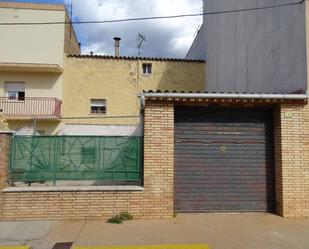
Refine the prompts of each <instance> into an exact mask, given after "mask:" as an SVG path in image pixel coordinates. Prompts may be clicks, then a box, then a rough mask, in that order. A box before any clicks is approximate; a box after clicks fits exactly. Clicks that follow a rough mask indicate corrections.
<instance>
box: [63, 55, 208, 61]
mask: <svg viewBox="0 0 309 249" xmlns="http://www.w3.org/2000/svg"><path fill="white" fill-rule="evenodd" d="M68 57H73V58H85V59H109V60H145V61H146V60H147V61H174V62H194V63H205V61H203V60H191V59H178V58H155V57H132V56H120V57H115V56H111V55H88V54H80V55H78V54H70V55H68Z"/></svg>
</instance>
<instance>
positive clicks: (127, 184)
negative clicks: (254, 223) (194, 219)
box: [0, 1, 309, 220]
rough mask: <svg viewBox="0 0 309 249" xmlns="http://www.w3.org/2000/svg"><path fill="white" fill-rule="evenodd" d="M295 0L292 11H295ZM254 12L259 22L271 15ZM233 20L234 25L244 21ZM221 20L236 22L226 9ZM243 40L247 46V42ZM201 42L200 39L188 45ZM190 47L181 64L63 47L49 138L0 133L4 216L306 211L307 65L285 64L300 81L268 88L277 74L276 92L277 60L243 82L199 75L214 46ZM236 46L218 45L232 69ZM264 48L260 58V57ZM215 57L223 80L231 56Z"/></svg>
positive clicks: (303, 214)
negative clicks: (228, 49) (58, 113)
mask: <svg viewBox="0 0 309 249" xmlns="http://www.w3.org/2000/svg"><path fill="white" fill-rule="evenodd" d="M207 2H208V1H207ZM210 2H211V1H210ZM223 2H225V1H223ZM225 3H227V2H225ZM233 3H235V1H233ZM241 3H243V2H241ZM213 4H215V2H213ZM219 7H222V6H217V7H216V8H219ZM223 7H231V8H232V7H233V8H234V7H235V6H234V5H233V4H232V5H227V6H223ZM236 7H237V6H236ZM245 7H246V6H244V8H245ZM249 7H250V6H249ZM249 7H248V8H249ZM294 8H295V9H294ZM303 8H304V4H303V5H301V4H299V5H296V6H293V9H291V10H289V11H292V13H293V11H296V12H298V13H303V12H302V11H303V10H304V9H303ZM206 9H207V6H206ZM282 11H284V10H282ZM286 11H288V10H286ZM289 11H288V12H289ZM263 13H264V12H263ZM255 14H256V13H255V12H254V17H255V18H256V23H258V24H259V23H264V19H265V15H266V16H267V15H270V16H268V18H270V19H271V20H272V15H276V14H278V13H273V12H272V11H271V12H270V13H268V14H263V15H258V14H256V15H255ZM294 14H295V13H294ZM294 14H291V19H289V18H287V19H288V20H286V21H287V22H288V21H290V22H291V23H290V24H291V25H292V26H293V25H294V24H295V22H296V23H298V22H300V23H301V22H302V20H303V19H302V18H301V20H299V19H297V18H296V19H297V20H294V19H293V18H295V15H294ZM246 15H247V14H246ZM248 15H249V13H248ZM246 17H248V16H246ZM231 18H232V19H233V20H234V17H231ZM236 19H237V20H238V22H237V25H236V26H238V25H240V26H241V25H243V22H244V21H246V20H247V19H246V18H245V19H242V18H241V17H237V18H236ZM215 20H217V19H215ZM217 21H218V20H217ZM218 22H219V23H221V24H222V25H223V26H224V27H226V25H228V24H229V25H231V24H233V23H232V22H231V20H230V18H229V17H226V18H223V19H222V20H220V21H218ZM234 24H235V23H234ZM264 24H265V23H264ZM264 24H263V25H264ZM263 25H262V26H263ZM232 26H233V25H232ZM270 26H271V25H270ZM283 26H284V25H283ZM301 27H304V26H301ZM203 29H204V28H203V27H202V30H203ZM222 30H223V31H224V30H227V29H226V28H222V29H221V28H220V32H221V31H222ZM229 32H230V31H229V30H227V33H229ZM276 32H277V30H276V29H275V30H274V34H273V35H274V36H275V37H277V36H280V34H278V33H276ZM282 32H283V33H285V32H284V31H282ZM297 32H298V31H297ZM297 32H296V33H295V35H296V34H297ZM303 32H304V30H303ZM279 33H280V32H279ZM300 33H301V32H300ZM200 34H201V31H200ZM200 34H199V35H198V37H197V39H199V36H200ZM222 35H223V38H224V37H225V35H226V34H222ZM256 35H257V36H259V34H258V33H257V34H256ZM217 37H221V36H217ZM284 37H285V36H283V38H282V39H283V40H282V42H284V40H285V38H284ZM294 38H295V37H294ZM294 38H293V39H294ZM299 38H300V41H299V44H300V45H299V48H297V49H296V50H295V53H293V54H292V57H290V59H291V60H292V61H294V60H295V61H296V62H295V64H297V65H299V63H300V64H301V63H302V62H304V61H303V60H304V58H303V56H301V55H300V54H298V53H299V51H303V49H304V46H303V45H304V44H305V43H306V39H305V35H304V34H303V33H301V34H300V36H299ZM203 39H204V40H205V39H206V40H207V39H210V38H209V37H204V38H203ZM221 39H222V37H221ZM221 39H220V42H222V43H223V45H225V42H227V41H226V40H221ZM252 39H253V40H255V39H261V41H264V42H265V39H266V37H264V36H262V37H261V38H257V37H256V36H255V35H254V36H253V37H252ZM236 40H237V39H236ZM233 42H234V41H233ZM246 42H247V45H248V46H249V43H250V39H249V38H248V40H247V41H246ZM266 43H267V42H266ZM264 45H265V44H264ZM285 45H286V46H288V44H285ZM285 45H284V44H282V46H285ZM203 46H204V45H203V43H201V42H200V41H199V40H196V41H195V42H194V44H193V48H194V49H195V48H200V49H201V48H203ZM244 46H245V47H246V44H245V45H244ZM265 46H266V47H267V44H266V45H265ZM262 47H263V46H262ZM241 48H242V49H243V47H241ZM194 49H191V50H190V52H189V54H191V55H192V56H193V54H195V55H198V57H195V59H190V58H187V59H184V60H179V59H177V60H176V59H162V58H161V59H160V58H131V57H121V56H115V57H109V56H96V55H80V54H78V53H77V54H75V53H72V54H67V55H65V56H64V59H63V60H64V61H63V72H62V74H61V75H62V76H61V77H62V79H63V84H62V98H61V100H62V105H61V106H62V110H61V116H60V117H59V118H58V120H56V122H57V127H56V128H55V129H54V130H53V131H52V132H51V133H50V134H52V135H57V136H26V137H25V136H13V138H11V134H10V132H11V131H4V132H2V133H1V136H0V146H1V150H0V178H1V181H0V182H1V189H2V191H1V193H0V200H1V202H0V219H2V220H38V219H47V220H48V219H50V220H61V219H106V218H109V217H111V216H113V215H115V214H118V213H120V212H122V211H128V212H130V213H131V214H133V215H134V217H136V218H144V219H148V218H172V217H173V215H174V214H175V213H209V212H217V213H218V212H231V213H233V212H270V213H275V214H278V215H281V216H283V217H308V216H309V205H308V203H309V185H308V183H309V178H308V177H309V174H308V173H309V167H308V165H309V152H308V151H309V150H308V142H307V141H308V139H309V130H308V122H309V117H308V115H309V112H308V96H307V95H306V93H305V92H304V91H300V92H298V91H296V90H295V91H294V90H293V91H290V90H291V89H292V88H293V87H294V86H295V87H296V88H297V89H298V88H299V86H301V88H302V87H303V84H304V80H305V81H306V72H303V66H304V65H305V64H304V65H302V66H300V67H297V70H296V68H295V70H294V69H293V70H292V71H291V75H290V76H289V79H290V80H291V79H295V80H296V79H299V81H295V82H296V83H295V85H293V84H292V85H291V86H290V85H289V86H288V87H291V89H290V90H289V91H287V89H288V88H286V86H287V85H286V84H285V83H286V82H288V81H286V82H285V83H284V84H283V85H282V88H281V90H282V92H281V91H278V92H275V91H274V89H275V88H276V87H279V86H280V81H278V78H276V77H274V78H273V81H271V84H274V85H272V86H275V88H269V89H270V90H269V89H268V88H264V87H263V86H265V84H266V83H267V84H270V81H267V77H268V76H269V74H268V71H265V74H263V72H264V71H263V70H270V69H271V70H274V68H273V67H276V66H278V64H277V63H275V62H273V63H270V64H269V67H267V68H265V67H261V68H258V70H257V71H258V72H259V75H260V77H262V78H263V77H264V76H265V77H266V78H264V79H262V78H259V81H258V82H257V81H255V80H256V79H254V81H250V80H248V79H249V78H247V81H246V82H247V83H246V87H245V88H243V85H237V84H238V83H237V82H238V80H236V79H235V78H233V77H231V78H230V83H229V85H227V82H225V81H222V84H221V81H220V84H218V82H217V81H216V80H214V79H212V78H211V76H210V77H209V78H207V77H208V76H207V75H208V73H210V74H212V75H213V71H212V67H213V66H214V65H215V64H216V63H214V64H212V63H213V61H212V60H211V57H210V58H209V59H210V65H209V66H210V70H208V56H209V55H208V53H209V52H212V51H210V50H209V47H207V50H206V52H205V51H204V50H203V49H202V50H201V51H200V53H199V52H198V50H195V52H194V53H193V52H192V51H193V50H194ZM298 49H299V50H298ZM216 51H217V52H216V53H217V56H218V57H220V56H221V53H220V52H219V51H218V50H216ZM222 51H226V50H225V49H224V46H223V47H222ZM266 51H267V50H266ZM73 52H74V51H73ZM234 52H235V51H233V53H232V54H226V53H224V57H225V59H226V60H227V61H229V62H230V64H231V68H233V67H234V66H235V65H234V64H233V63H234V62H235V61H234V59H233V58H234ZM277 52H278V51H277V50H276V53H277ZM276 53H274V54H273V55H274V56H275V55H276ZM200 54H201V55H200ZM249 54H250V53H249V52H248V53H245V54H244V55H249ZM237 55H238V53H237ZM277 55H278V54H277ZM298 55H299V56H298ZM203 56H206V60H207V64H205V62H204V61H203V60H200V59H201V58H203ZM264 56H265V53H264V52H263V53H261V55H259V56H258V57H257V62H258V64H259V63H261V62H262V61H263V60H264V59H265V58H264ZM280 56H281V55H280ZM282 56H283V57H284V58H286V57H285V56H286V54H284V55H282ZM244 57H246V56H244ZM283 57H282V58H281V59H282V60H283ZM242 58H243V57H238V59H239V61H236V62H237V63H239V64H238V65H243V64H242V63H243V61H241V59H242ZM212 59H214V58H212ZM281 59H280V60H281ZM280 60H279V61H280ZM236 62H235V63H236ZM283 62H284V60H283ZM252 63H253V62H252ZM254 63H255V62H254ZM254 63H253V64H252V65H254ZM249 64H250V63H249ZM249 64H248V67H249V66H250V67H251V66H252V65H249ZM206 65H207V67H206ZM216 65H217V66H218V68H217V69H218V70H217V69H216V70H217V71H216V72H217V74H218V73H219V74H220V77H221V73H222V74H225V75H226V76H224V77H223V79H225V77H227V76H229V72H230V71H229V70H230V69H229V68H227V67H225V66H227V64H224V65H225V66H224V67H221V66H220V67H219V65H220V63H217V64H216ZM285 65H286V64H285V63H283V64H282V66H283V69H284V68H285V67H284V66H285ZM293 67H294V65H293ZM262 68H264V69H263V70H262ZM219 69H220V70H219ZM227 69H228V70H227ZM261 70H262V71H261ZM283 71H284V70H283ZM247 72H251V70H248V71H247ZM267 75H268V76H267ZM279 75H281V74H279ZM212 77H213V76H212ZM248 77H249V76H248ZM250 77H252V76H250ZM280 77H281V76H280ZM205 81H206V86H205ZM213 86H214V88H213ZM225 86H227V87H228V88H225ZM230 86H231V88H229V87H230ZM235 86H237V87H236V88H235ZM238 86H240V88H238ZM247 86H248V87H247ZM254 86H259V89H260V90H259V89H258V88H254ZM251 87H253V88H251ZM296 88H295V89H296ZM304 89H305V88H304ZM205 90H206V91H205ZM207 90H208V91H207ZM209 90H211V92H209ZM239 91H241V92H243V93H239ZM248 91H252V92H248ZM269 91H270V92H269ZM17 100H18V96H17ZM32 119H33V118H32ZM8 123H9V124H8V125H10V121H9V119H8ZM141 127H142V128H141ZM11 129H12V128H11ZM50 134H48V135H50ZM115 135H116V136H115ZM10 142H11V143H10ZM12 152H13V154H12ZM9 158H10V163H8V159H9Z"/></svg>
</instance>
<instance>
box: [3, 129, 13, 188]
mask: <svg viewBox="0 0 309 249" xmlns="http://www.w3.org/2000/svg"><path fill="white" fill-rule="evenodd" d="M10 137H11V133H4V132H0V190H1V189H2V188H1V187H3V186H5V185H6V184H7V177H8V166H9V146H10Z"/></svg>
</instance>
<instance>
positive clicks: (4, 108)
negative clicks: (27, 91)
mask: <svg viewBox="0 0 309 249" xmlns="http://www.w3.org/2000/svg"><path fill="white" fill-rule="evenodd" d="M61 104H62V101H61V100H59V99H57V98H42V97H26V98H19V99H14V98H8V97H0V111H1V112H2V113H4V114H5V115H6V116H7V117H14V118H20V117H38V118H44V117H45V118H53V117H54V118H55V117H60V116H61Z"/></svg>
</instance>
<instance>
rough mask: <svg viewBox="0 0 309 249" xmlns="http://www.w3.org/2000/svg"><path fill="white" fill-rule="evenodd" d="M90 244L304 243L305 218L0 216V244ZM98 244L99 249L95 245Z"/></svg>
mask: <svg viewBox="0 0 309 249" xmlns="http://www.w3.org/2000/svg"><path fill="white" fill-rule="evenodd" d="M71 241H72V242H74V246H75V248H80V249H82V248H83V247H84V248H87V249H88V248H93V247H95V246H131V245H165V244H168V245H173V244H208V245H209V246H210V248H211V249H248V248H250V249H261V248H265V249H308V248H309V219H286V218H281V217H279V216H276V215H271V214H201V215H178V216H177V217H176V218H174V219H170V220H133V221H127V222H125V223H123V224H120V225H117V224H115V225H114V224H107V223H106V222H104V221H59V222H54V221H42V222H0V245H3V246H4V245H15V246H17V245H24V246H31V247H32V248H33V249H52V247H53V245H54V244H55V243H59V242H71ZM0 248H1V247H0ZM97 249H99V248H98V247H97Z"/></svg>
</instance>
